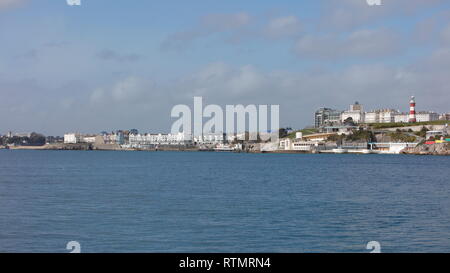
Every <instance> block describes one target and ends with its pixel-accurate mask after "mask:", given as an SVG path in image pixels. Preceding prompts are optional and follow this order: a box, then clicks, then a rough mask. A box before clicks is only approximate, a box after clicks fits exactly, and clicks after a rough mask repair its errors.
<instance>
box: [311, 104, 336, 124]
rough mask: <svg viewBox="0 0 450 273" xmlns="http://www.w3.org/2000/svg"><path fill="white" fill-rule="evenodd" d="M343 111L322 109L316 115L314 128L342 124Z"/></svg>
mask: <svg viewBox="0 0 450 273" xmlns="http://www.w3.org/2000/svg"><path fill="white" fill-rule="evenodd" d="M341 114H342V111H339V110H334V109H331V108H325V107H322V108H320V109H319V110H317V111H316V112H315V114H314V126H315V128H320V127H322V126H324V125H332V124H337V123H340V121H341Z"/></svg>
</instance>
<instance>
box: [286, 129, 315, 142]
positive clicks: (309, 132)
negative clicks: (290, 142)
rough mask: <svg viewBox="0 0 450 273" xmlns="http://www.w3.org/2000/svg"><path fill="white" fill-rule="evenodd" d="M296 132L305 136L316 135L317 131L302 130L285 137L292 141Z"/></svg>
mask: <svg viewBox="0 0 450 273" xmlns="http://www.w3.org/2000/svg"><path fill="white" fill-rule="evenodd" d="M297 132H301V133H302V134H303V135H304V136H307V135H312V134H316V133H318V132H319V131H318V130H317V129H315V128H308V129H302V130H299V131H295V132H292V133H290V134H288V135H287V137H288V138H292V139H293V138H295V134H296V133H297Z"/></svg>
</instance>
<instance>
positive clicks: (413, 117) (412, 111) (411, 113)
mask: <svg viewBox="0 0 450 273" xmlns="http://www.w3.org/2000/svg"><path fill="white" fill-rule="evenodd" d="M416 121H417V120H416V99H415V98H414V96H412V97H411V100H410V101H409V122H411V123H412V122H416Z"/></svg>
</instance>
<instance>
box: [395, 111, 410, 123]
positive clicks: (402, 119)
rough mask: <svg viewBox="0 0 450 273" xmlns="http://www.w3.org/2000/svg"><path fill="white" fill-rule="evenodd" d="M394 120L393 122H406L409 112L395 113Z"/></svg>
mask: <svg viewBox="0 0 450 273" xmlns="http://www.w3.org/2000/svg"><path fill="white" fill-rule="evenodd" d="M394 122H395V123H408V122H409V114H406V113H400V114H397V115H395V117H394Z"/></svg>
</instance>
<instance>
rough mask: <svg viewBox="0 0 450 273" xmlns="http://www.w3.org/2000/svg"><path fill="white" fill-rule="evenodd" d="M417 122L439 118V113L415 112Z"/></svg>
mask: <svg viewBox="0 0 450 273" xmlns="http://www.w3.org/2000/svg"><path fill="white" fill-rule="evenodd" d="M416 120H417V122H428V121H435V120H439V114H437V113H435V112H418V113H416Z"/></svg>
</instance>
